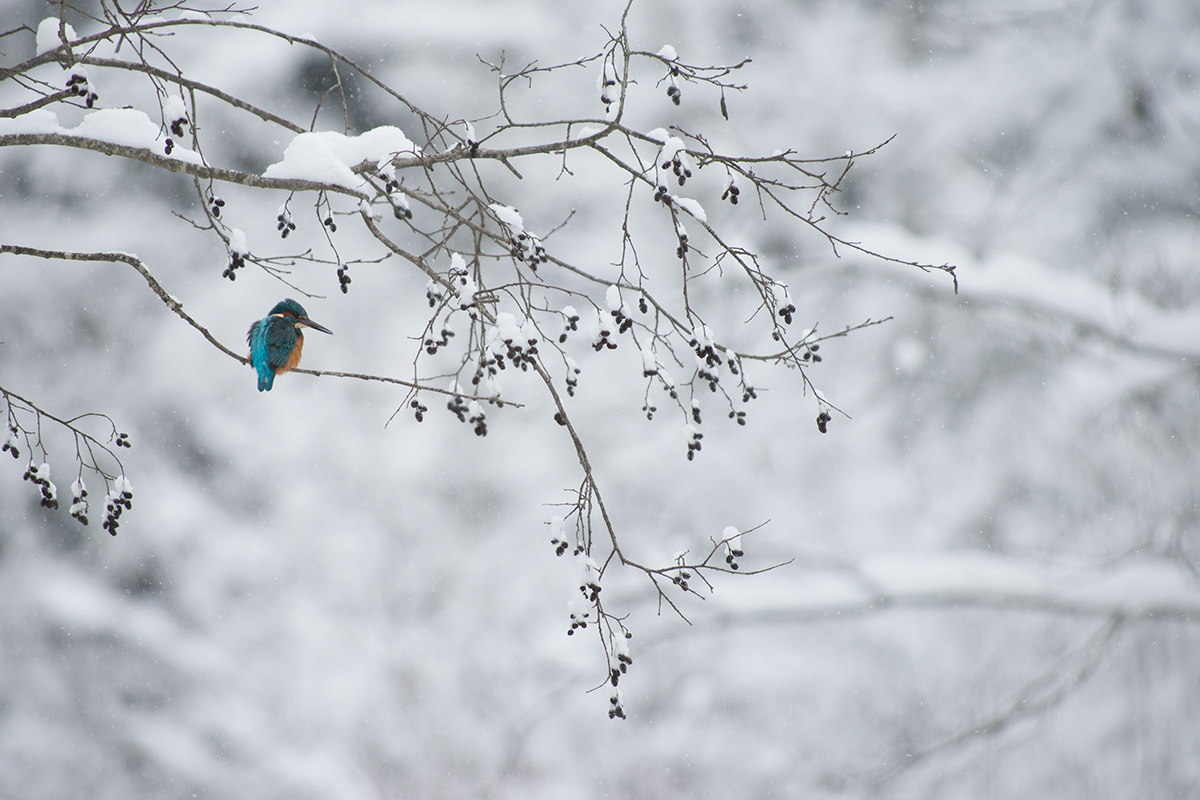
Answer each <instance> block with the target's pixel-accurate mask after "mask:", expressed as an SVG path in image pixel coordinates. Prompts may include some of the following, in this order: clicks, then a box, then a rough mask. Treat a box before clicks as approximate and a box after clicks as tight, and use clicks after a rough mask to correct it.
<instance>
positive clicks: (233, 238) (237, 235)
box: [229, 228, 250, 256]
mask: <svg viewBox="0 0 1200 800" xmlns="http://www.w3.org/2000/svg"><path fill="white" fill-rule="evenodd" d="M229 249H230V250H232V251H233V252H235V253H237V254H238V255H241V256H244V255H249V253H250V248H249V247H247V246H246V234H245V233H243V232H242V229H241V228H234V229H233V230H231V231H230V232H229Z"/></svg>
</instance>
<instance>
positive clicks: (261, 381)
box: [246, 299, 333, 392]
mask: <svg viewBox="0 0 1200 800" xmlns="http://www.w3.org/2000/svg"><path fill="white" fill-rule="evenodd" d="M301 328H315V329H316V330H319V331H321V332H322V333H328V334H330V335H332V334H333V331H331V330H329V329H328V328H326V327H325V326H324V325H318V324H317V323H315V322H313V321H312V320H311V319H309V318H308V312H306V311H305V310H304V306H302V305H300V304H299V303H297V302H296V301H295V300H291V299H288V300H281V301H280V302H278V303H276V304H275V307H274V308H272V309H271V313H270V314H268V315H267V316H265V317H263V318H262V319H260V320H259V321H258V322H256V323H254V324H253V325H251V326H250V330H249V331H247V333H246V343H247V344H249V345H250V363H251V364H253V365H254V368H255V369H256V370H258V390H259V391H260V392H264V391H265V392H269V391H271V386H272V385H274V383H275V376H276V375H278V374H280V373H282V372H289V371H291V370H293V369H295V368H296V367H298V366H299V365H300V354H301V352H302V351H303V350H304V333H303V332H301V330H300V329H301Z"/></svg>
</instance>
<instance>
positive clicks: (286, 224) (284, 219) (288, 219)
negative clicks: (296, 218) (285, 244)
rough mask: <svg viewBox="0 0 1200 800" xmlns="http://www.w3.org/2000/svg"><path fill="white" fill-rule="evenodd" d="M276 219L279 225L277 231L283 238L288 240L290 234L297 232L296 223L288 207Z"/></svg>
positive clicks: (276, 227)
mask: <svg viewBox="0 0 1200 800" xmlns="http://www.w3.org/2000/svg"><path fill="white" fill-rule="evenodd" d="M275 219H276V221H277V222H278V223H279V224H278V225H276V226H275V229H276V230H277V231H279V235H280V237H281V238H283V239H286V238H287V237H288V234H289V233H291V232H292V231H294V230H296V223H294V222H292V213H291V212H290V211H288V210H287V208H286V207H285V208H284V209H283V210H282V211H280V212H279V216H278V217H276V218H275Z"/></svg>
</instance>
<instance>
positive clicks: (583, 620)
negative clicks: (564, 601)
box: [567, 607, 592, 636]
mask: <svg viewBox="0 0 1200 800" xmlns="http://www.w3.org/2000/svg"><path fill="white" fill-rule="evenodd" d="M570 615H571V627H570V628H569V629H568V630H567V636H574V635H575V629H576V628H578V629H580V630H583V629H586V628H587V626H588V622H589V621H590V618H591V616H592V610H591V608H586V609H585V608H581V607H573V608H571V610H570Z"/></svg>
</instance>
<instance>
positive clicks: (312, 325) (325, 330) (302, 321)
mask: <svg viewBox="0 0 1200 800" xmlns="http://www.w3.org/2000/svg"><path fill="white" fill-rule="evenodd" d="M296 323H297V324H299V325H304V326H305V327H308V328H314V329H316V330H319V331H320V332H321V333H328V334H329V335H330V336H333V331H331V330H329V328H326V327H325V326H324V325H320V324H318V323H316V322H313V321H312V320H311V319H308V318H304V319H301V318H300V317H296Z"/></svg>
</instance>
